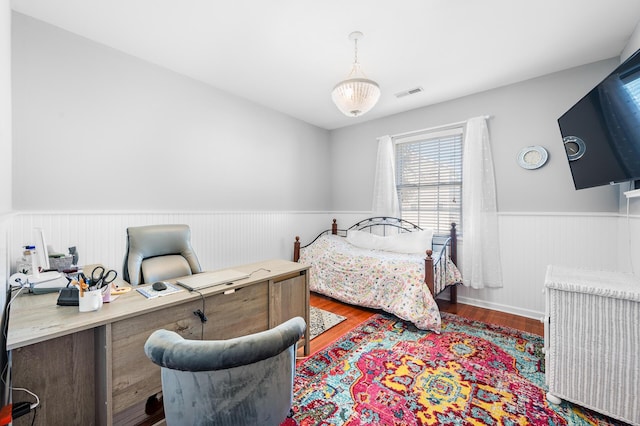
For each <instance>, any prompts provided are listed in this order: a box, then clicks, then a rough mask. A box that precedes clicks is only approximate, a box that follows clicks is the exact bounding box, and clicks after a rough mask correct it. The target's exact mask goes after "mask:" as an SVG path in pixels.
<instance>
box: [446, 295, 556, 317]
mask: <svg viewBox="0 0 640 426" xmlns="http://www.w3.org/2000/svg"><path fill="white" fill-rule="evenodd" d="M458 302H459V303H464V304H465V305H471V306H478V307H480V308H486V309H492V310H494V311H500V312H506V313H508V314H513V315H520V316H521V317H526V318H532V319H537V320H542V318H543V317H544V312H539V311H533V310H529V309H522V308H518V307H515V306H508V305H503V304H500V303H493V302H489V301H486V300H478V299H472V298H469V297H461V296H458Z"/></svg>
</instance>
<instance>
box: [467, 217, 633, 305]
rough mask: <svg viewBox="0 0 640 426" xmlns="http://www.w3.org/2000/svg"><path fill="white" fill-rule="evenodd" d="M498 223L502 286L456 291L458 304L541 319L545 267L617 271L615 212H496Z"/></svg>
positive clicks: (619, 224) (617, 220)
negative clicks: (560, 266)
mask: <svg viewBox="0 0 640 426" xmlns="http://www.w3.org/2000/svg"><path fill="white" fill-rule="evenodd" d="M499 220H500V251H501V257H502V271H503V282H504V287H502V288H498V289H481V290H474V289H471V288H466V287H460V288H459V291H458V295H459V296H458V300H459V301H460V302H463V303H468V304H472V305H477V306H483V307H487V308H491V309H496V310H500V311H504V312H511V313H515V314H518V315H523V316H527V317H531V318H541V317H542V316H543V313H544V294H543V289H544V277H545V273H546V269H547V266H548V265H550V264H555V265H566V266H573V267H581V268H591V269H603V270H616V269H617V268H619V261H618V256H619V251H618V250H619V244H618V235H619V234H618V228H619V227H620V226H621V223H622V222H621V221H622V218H621V217H620V216H619V215H617V214H558V213H501V214H500V219H499ZM636 240H637V241H638V244H640V234H637V237H636ZM462 244H464V241H463V242H462ZM461 261H464V259H462V260H461Z"/></svg>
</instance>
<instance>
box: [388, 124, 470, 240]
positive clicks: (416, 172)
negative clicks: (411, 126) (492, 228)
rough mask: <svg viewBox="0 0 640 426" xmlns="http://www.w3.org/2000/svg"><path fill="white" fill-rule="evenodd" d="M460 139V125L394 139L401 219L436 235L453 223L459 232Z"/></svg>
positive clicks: (461, 135) (460, 190)
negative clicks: (429, 230)
mask: <svg viewBox="0 0 640 426" xmlns="http://www.w3.org/2000/svg"><path fill="white" fill-rule="evenodd" d="M462 139H463V128H462V127H456V128H452V129H447V130H437V131H435V130H434V131H431V132H428V131H427V132H421V133H419V134H412V135H410V136H400V137H395V138H394V142H395V150H396V186H397V189H398V200H399V203H400V212H401V216H402V218H403V219H405V220H408V221H410V222H413V223H415V224H416V225H418V226H420V227H422V228H432V229H433V230H434V231H435V233H438V234H447V233H448V232H449V229H450V227H451V222H455V223H456V225H457V229H458V232H459V233H461V231H462V230H461V229H460V225H461V218H462V206H461V199H462Z"/></svg>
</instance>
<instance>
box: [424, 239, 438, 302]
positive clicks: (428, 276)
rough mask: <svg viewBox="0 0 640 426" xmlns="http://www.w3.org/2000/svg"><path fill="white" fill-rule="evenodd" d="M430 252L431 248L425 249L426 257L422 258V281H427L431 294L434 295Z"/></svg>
mask: <svg viewBox="0 0 640 426" xmlns="http://www.w3.org/2000/svg"><path fill="white" fill-rule="evenodd" d="M432 254H433V250H427V257H426V258H425V259H424V282H425V283H427V287H429V291H430V292H431V294H433V295H435V293H434V291H435V290H434V285H435V284H434V277H433V258H432V257H431V255H432ZM434 297H435V296H434Z"/></svg>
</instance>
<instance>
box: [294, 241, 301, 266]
mask: <svg viewBox="0 0 640 426" xmlns="http://www.w3.org/2000/svg"><path fill="white" fill-rule="evenodd" d="M299 259H300V237H299V236H297V235H296V242H295V243H293V261H294V262H297V261H298V260H299Z"/></svg>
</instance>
